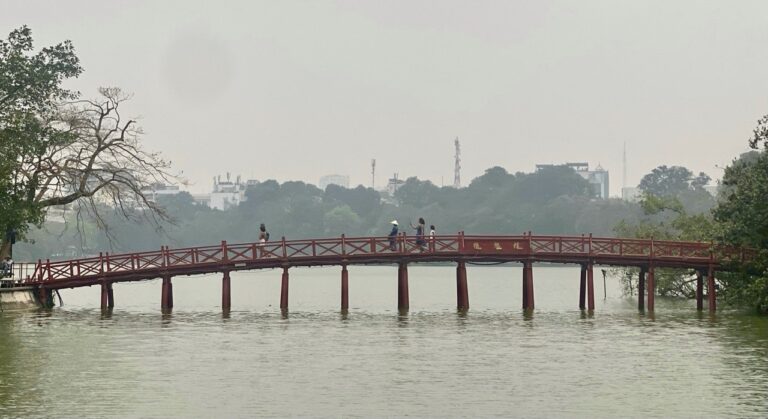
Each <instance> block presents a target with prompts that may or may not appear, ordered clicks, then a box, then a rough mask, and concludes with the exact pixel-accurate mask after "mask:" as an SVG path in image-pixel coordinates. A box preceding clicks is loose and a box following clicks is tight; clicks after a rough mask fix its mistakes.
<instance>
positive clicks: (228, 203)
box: [195, 172, 247, 211]
mask: <svg viewBox="0 0 768 419" xmlns="http://www.w3.org/2000/svg"><path fill="white" fill-rule="evenodd" d="M246 186H247V185H246V184H245V183H243V182H240V176H238V177H237V178H236V179H235V180H234V181H232V180H231V179H230V174H229V172H227V178H226V179H225V180H221V176H217V177H214V178H213V192H211V196H210V204H209V206H210V207H211V208H214V209H218V210H222V211H223V210H227V209H229V208H233V207H236V206H238V205H240V202H242V201H245V189H246ZM195 200H197V199H195ZM201 202H202V201H201Z"/></svg>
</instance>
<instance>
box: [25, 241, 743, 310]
mask: <svg viewBox="0 0 768 419" xmlns="http://www.w3.org/2000/svg"><path fill="white" fill-rule="evenodd" d="M751 257H753V254H752V252H751V251H745V250H743V249H734V248H729V247H724V246H715V245H713V244H711V243H702V242H679V241H658V240H652V239H626V238H605V237H592V236H591V235H589V236H585V235H582V236H543V235H532V234H530V233H527V234H523V235H514V236H487V235H483V236H481V235H465V234H464V233H463V232H459V233H458V234H456V235H443V236H436V237H434V238H426V239H425V240H424V242H420V241H419V240H418V239H417V238H416V237H414V236H408V235H405V234H401V235H399V236H396V237H394V238H393V237H354V238H350V237H345V236H343V235H342V236H341V237H339V238H325V239H308V240H285V238H283V239H282V240H279V241H272V242H267V243H240V244H228V243H227V242H221V244H219V245H215V246H201V247H191V248H181V249H170V248H168V247H163V248H161V249H160V250H155V251H149V252H139V253H126V254H109V253H103V254H100V255H99V256H98V257H91V258H83V259H74V260H64V261H50V260H46V261H42V260H41V261H38V263H37V265H36V267H35V270H34V272H33V274H32V275H30V276H29V277H28V278H27V279H26V280H25V283H26V285H32V286H35V287H37V289H38V294H39V296H40V298H41V301H42V302H43V303H44V304H46V303H49V302H51V301H52V294H51V292H52V290H57V289H62V288H75V287H82V286H91V285H101V287H102V307H103V308H109V307H111V306H113V305H114V299H113V293H112V284H113V283H115V282H126V281H141V280H147V279H155V278H162V279H163V288H162V296H161V306H162V307H164V308H170V307H172V305H173V293H172V284H171V278H172V277H174V276H180V275H196V274H207V273H214V272H221V273H223V284H222V307H223V308H224V309H225V310H228V309H229V307H230V303H229V301H230V297H229V295H230V284H229V283H230V280H229V279H230V272H232V271H240V270H253V269H269V268H282V269H283V278H282V279H283V284H282V292H281V308H287V306H288V269H289V268H290V267H296V266H328V265H337V266H341V267H342V272H341V282H342V284H341V286H342V304H341V305H342V309H346V308H347V307H348V271H347V268H346V267H347V266H348V265H364V264H397V265H398V266H399V269H398V307H399V308H400V309H407V308H408V273H407V272H408V271H407V265H408V264H409V263H413V262H455V263H457V276H456V277H457V305H458V307H459V308H468V307H469V298H468V295H467V286H466V267H465V266H466V265H465V264H466V263H467V262H519V263H522V264H523V281H522V282H523V308H525V309H532V308H533V307H534V301H533V268H532V264H533V263H541V262H546V263H562V264H579V265H581V268H582V270H581V278H580V296H579V306H580V307H581V308H586V307H588V308H589V309H594V292H593V287H592V282H593V281H592V267H593V265H607V266H626V267H638V268H640V271H641V273H640V280H639V287H638V288H639V291H640V295H639V298H638V306H639V308H641V309H642V308H644V304H645V301H644V300H645V296H644V291H643V288H644V286H645V282H646V276H647V282H648V284H647V285H648V290H649V292H648V306H647V308H648V310H653V306H654V301H653V290H654V289H655V287H654V277H653V273H654V269H655V268H665V267H671V268H689V269H695V270H696V271H697V273H698V278H697V279H698V281H697V285H698V286H697V290H698V292H697V306H698V308H699V309H701V307H702V296H703V279H702V277H703V276H706V277H707V283H708V284H707V285H708V287H707V288H708V290H707V294H708V299H709V308H710V310H714V309H715V296H714V295H715V287H714V272H715V271H716V270H718V269H722V268H723V267H724V266H726V264H727V263H728V262H743V261H745V260H748V259H749V258H751ZM585 299H588V305H587V304H586V303H585Z"/></svg>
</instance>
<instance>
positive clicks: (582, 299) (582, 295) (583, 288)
mask: <svg viewBox="0 0 768 419" xmlns="http://www.w3.org/2000/svg"><path fill="white" fill-rule="evenodd" d="M586 296H587V265H586V264H583V263H582V264H581V277H580V278H579V309H580V310H584V309H585V308H587V305H586V304H585V303H586Z"/></svg>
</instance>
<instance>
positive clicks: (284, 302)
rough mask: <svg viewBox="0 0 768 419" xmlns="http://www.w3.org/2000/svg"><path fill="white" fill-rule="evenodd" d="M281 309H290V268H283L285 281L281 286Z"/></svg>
mask: <svg viewBox="0 0 768 419" xmlns="http://www.w3.org/2000/svg"><path fill="white" fill-rule="evenodd" d="M280 309H281V310H287V309H288V267H287V266H285V267H283V281H282V283H281V285H280Z"/></svg>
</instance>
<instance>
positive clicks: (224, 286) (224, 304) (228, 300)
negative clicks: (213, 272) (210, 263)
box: [221, 271, 232, 311]
mask: <svg viewBox="0 0 768 419" xmlns="http://www.w3.org/2000/svg"><path fill="white" fill-rule="evenodd" d="M230 308H232V288H231V284H230V280H229V271H224V276H223V277H222V278H221V309H222V310H224V311H229V309H230Z"/></svg>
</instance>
